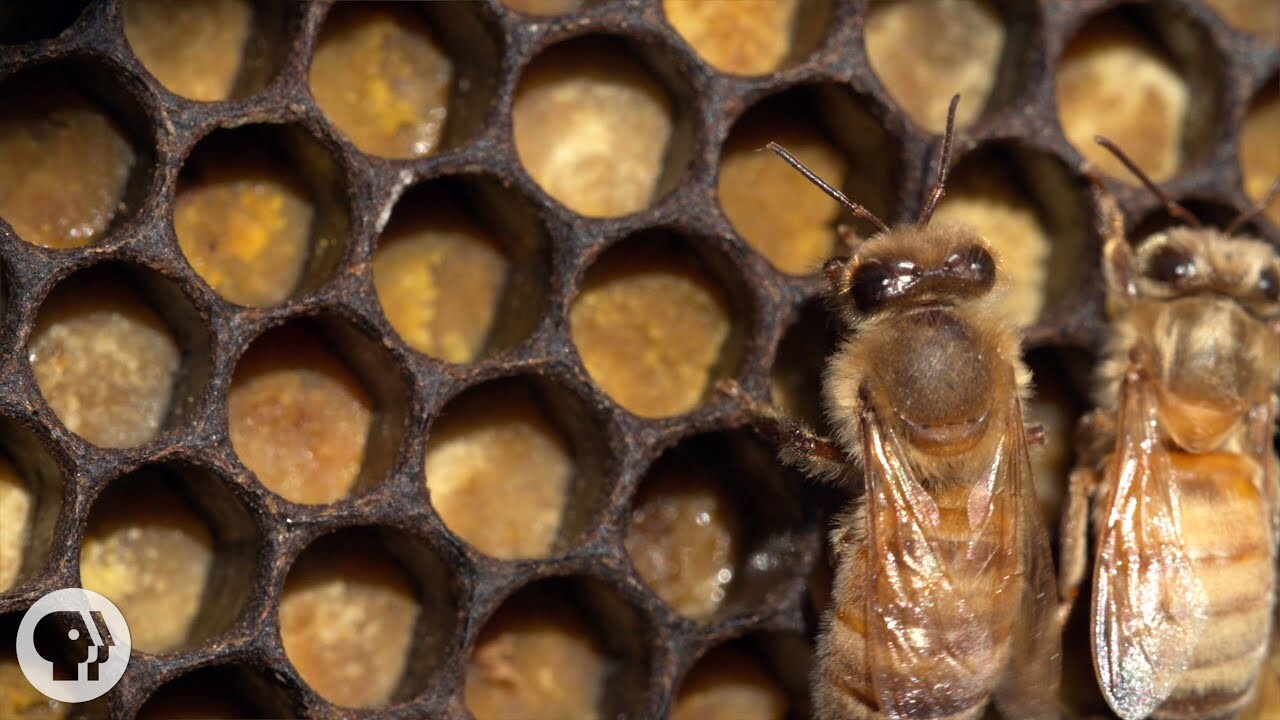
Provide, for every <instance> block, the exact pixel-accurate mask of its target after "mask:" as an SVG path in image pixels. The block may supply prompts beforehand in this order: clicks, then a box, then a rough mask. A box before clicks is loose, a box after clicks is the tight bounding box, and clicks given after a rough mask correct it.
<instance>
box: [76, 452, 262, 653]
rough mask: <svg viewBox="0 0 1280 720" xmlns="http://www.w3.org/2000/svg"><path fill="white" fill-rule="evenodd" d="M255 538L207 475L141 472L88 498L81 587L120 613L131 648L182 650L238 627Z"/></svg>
mask: <svg viewBox="0 0 1280 720" xmlns="http://www.w3.org/2000/svg"><path fill="white" fill-rule="evenodd" d="M259 542H260V538H259V537H258V531H257V528H256V527H255V525H254V522H253V519H252V518H251V517H250V516H249V511H248V509H247V508H246V507H245V505H244V503H243V502H241V500H240V499H239V498H238V497H237V496H236V494H235V493H234V492H233V491H232V490H231V489H230V488H229V487H228V486H227V485H226V483H225V482H224V481H223V480H221V479H219V478H218V477H217V476H215V475H214V474H213V473H212V472H210V471H209V470H206V469H204V468H201V467H198V466H194V465H190V464H188V463H185V462H171V463H165V464H162V465H153V466H148V467H145V468H142V469H140V470H136V471H134V472H132V473H130V474H129V475H126V476H125V477H122V478H120V479H118V480H115V481H113V482H112V483H111V485H109V486H108V487H107V489H106V490H105V491H103V493H102V494H101V495H100V496H98V498H97V499H96V500H95V501H94V503H93V508H92V510H91V511H90V513H89V520H88V524H87V525H86V528H85V535H84V542H83V544H82V545H81V546H80V582H81V585H82V586H83V587H85V588H87V589H89V590H93V591H95V592H98V593H101V594H102V595H104V596H106V597H108V598H110V599H111V601H112V602H113V603H115V604H116V606H117V607H119V608H120V612H121V614H123V615H124V617H125V620H126V621H127V622H128V623H129V631H130V635H131V637H132V639H133V647H134V649H135V650H140V651H142V652H147V653H166V652H173V651H176V650H184V649H188V648H192V647H197V646H199V645H200V644H201V643H203V642H204V641H206V640H208V639H209V638H213V637H215V636H217V635H218V634H220V633H222V632H223V631H225V630H226V629H227V628H229V627H230V626H231V625H232V624H233V623H234V622H235V621H236V619H237V618H238V616H239V614H240V611H241V609H243V607H244V605H245V602H246V601H247V600H248V598H249V595H250V593H252V592H253V590H254V587H253V584H254V578H255V576H256V575H257V565H258V544H259Z"/></svg>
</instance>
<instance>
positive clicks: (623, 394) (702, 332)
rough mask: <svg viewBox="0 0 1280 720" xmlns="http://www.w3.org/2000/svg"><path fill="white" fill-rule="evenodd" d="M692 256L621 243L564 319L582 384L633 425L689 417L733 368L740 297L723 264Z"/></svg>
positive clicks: (741, 321)
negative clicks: (634, 419)
mask: <svg viewBox="0 0 1280 720" xmlns="http://www.w3.org/2000/svg"><path fill="white" fill-rule="evenodd" d="M691 244H692V245H693V248H692V249H691V247H690V245H691ZM699 249H701V248H700V246H699V245H698V244H697V243H690V242H688V241H687V240H682V239H681V238H679V237H676V236H673V235H670V234H667V233H663V232H646V233H642V234H640V235H637V236H634V237H632V238H630V239H628V240H625V241H623V242H621V243H619V244H618V245H615V246H614V247H611V248H609V249H608V250H607V251H606V252H605V253H604V254H603V255H602V256H600V258H599V259H597V260H596V262H595V264H594V265H592V266H591V268H590V269H589V270H588V271H587V273H586V275H585V277H584V278H583V281H582V285H581V289H580V290H579V291H578V295H577V297H575V298H574V299H573V305H572V307H570V309H569V330H570V333H571V335H572V337H573V342H574V345H575V346H576V347H577V351H578V355H579V356H580V357H581V358H582V364H583V365H584V366H585V367H586V369H587V372H588V373H589V374H590V375H591V378H592V380H594V381H595V382H596V384H598V385H599V386H600V388H601V389H602V390H604V391H605V392H606V393H607V394H608V395H609V396H610V397H611V398H613V400H614V401H615V402H617V403H618V404H619V405H621V406H622V407H624V408H626V409H627V410H630V411H631V412H633V413H635V414H636V415H640V416H642V417H666V416H671V415H678V414H680V413H683V412H687V411H689V410H692V409H693V408H694V407H696V406H697V405H698V404H699V403H700V402H701V401H702V399H703V397H704V396H705V394H706V392H707V389H708V388H709V387H710V386H711V385H712V384H713V383H714V381H715V380H716V379H717V378H720V377H725V376H727V375H728V374H730V373H731V372H732V371H733V369H734V368H736V366H737V364H738V362H739V358H740V356H741V352H742V344H743V340H744V338H743V337H742V334H743V330H742V328H743V327H744V325H745V322H746V318H745V317H744V316H745V315H746V312H745V300H744V299H743V298H745V296H746V293H745V290H744V289H743V288H741V284H740V282H739V281H737V280H736V278H735V277H734V275H733V274H732V273H733V271H732V270H731V269H730V266H729V264H728V261H727V259H726V258H723V257H720V256H719V255H718V254H714V253H710V252H703V253H699V252H697V251H698V250H699ZM726 280H729V281H730V282H725V281H726Z"/></svg>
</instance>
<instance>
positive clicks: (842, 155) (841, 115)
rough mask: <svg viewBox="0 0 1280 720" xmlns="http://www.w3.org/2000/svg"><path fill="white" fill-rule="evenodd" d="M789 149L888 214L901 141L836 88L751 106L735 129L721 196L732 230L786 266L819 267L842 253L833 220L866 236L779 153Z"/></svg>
mask: <svg viewBox="0 0 1280 720" xmlns="http://www.w3.org/2000/svg"><path fill="white" fill-rule="evenodd" d="M769 142H777V143H778V144H779V145H782V146H783V147H785V148H786V149H787V150H789V151H791V153H792V154H794V155H795V156H796V157H797V158H799V159H800V160H801V162H803V163H805V164H806V165H808V166H809V168H810V169H811V170H813V171H814V172H815V173H817V175H818V176H819V177H821V178H823V179H824V180H826V181H827V182H829V183H831V184H832V185H833V186H835V187H838V188H841V189H842V190H843V192H844V193H845V194H846V195H848V196H849V197H850V198H853V199H854V200H855V201H856V202H858V203H859V204H861V205H863V206H864V207H866V208H867V209H869V210H870V211H871V212H872V213H875V214H876V215H877V216H879V217H881V218H883V217H886V216H888V214H889V212H890V210H892V208H891V207H890V205H891V203H892V202H893V189H894V187H895V186H896V179H897V178H898V172H897V167H896V153H895V149H894V148H895V146H896V143H895V142H894V141H893V140H892V139H891V138H889V137H888V134H887V133H886V132H885V130H884V128H883V127H881V126H880V124H879V123H878V122H877V121H876V120H875V119H874V118H873V117H872V115H871V114H870V113H869V112H868V111H867V109H866V108H865V107H864V106H863V104H862V103H861V102H860V101H859V100H857V99H855V98H853V97H852V96H850V95H849V94H848V92H847V91H845V90H842V89H840V88H838V87H836V86H832V85H816V86H804V87H801V88H798V89H794V90H790V91H787V92H785V93H783V94H781V95H777V96H774V97H772V98H769V99H767V100H765V101H764V102H762V103H760V104H758V105H756V106H754V107H752V108H751V109H750V110H748V111H747V112H746V113H745V114H744V115H743V117H742V118H741V119H740V120H738V122H737V123H736V124H735V125H734V126H733V129H732V130H731V131H730V133H729V137H728V139H727V140H726V141H725V145H724V150H723V154H722V156H721V159H720V176H719V178H718V180H717V186H716V193H717V196H718V198H719V200H720V207H721V208H722V209H723V210H724V214H725V216H726V217H728V219H729V222H730V223H731V224H732V225H733V228H734V230H736V231H737V232H738V234H739V235H740V236H741V237H742V239H743V240H745V241H746V243H747V244H748V245H750V246H752V247H754V248H755V249H756V250H758V251H760V253H761V254H763V255H764V256H765V257H766V258H768V259H769V261H770V262H771V263H773V265H774V267H777V268H778V269H779V270H781V271H783V272H786V273H791V274H802V273H807V272H812V271H814V270H816V269H817V268H818V266H820V265H821V263H822V261H823V260H826V259H827V258H828V257H830V256H831V255H832V254H833V253H834V252H835V251H836V249H837V239H836V232H835V226H836V225H837V224H847V225H850V226H852V227H854V228H855V229H856V230H857V231H858V232H859V233H860V234H863V235H864V236H865V235H868V234H869V233H870V232H871V231H872V227H871V226H870V225H868V224H866V223H864V222H862V221H860V220H855V219H854V218H853V217H852V216H850V215H848V214H847V213H845V211H844V210H843V209H842V208H841V207H840V205H839V204H838V203H837V202H836V201H835V200H833V199H831V198H829V197H827V195H826V194H825V193H823V192H822V190H820V189H818V188H817V187H814V185H813V184H812V183H810V182H809V181H808V180H806V179H805V178H804V176H803V175H801V174H800V173H798V172H796V171H795V170H794V169H793V168H792V167H791V166H789V165H787V164H786V163H785V162H783V161H782V159H781V158H779V157H777V156H775V155H774V154H773V153H768V152H757V150H759V149H760V148H762V147H764V146H765V145H766V144H768V143H769Z"/></svg>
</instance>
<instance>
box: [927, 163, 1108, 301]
mask: <svg viewBox="0 0 1280 720" xmlns="http://www.w3.org/2000/svg"><path fill="white" fill-rule="evenodd" d="M945 222H954V223H963V224H966V225H969V226H971V227H973V228H976V229H977V230H978V232H979V233H980V234H981V235H982V237H983V238H984V239H985V240H986V241H987V242H988V243H989V244H990V245H991V246H992V248H994V249H995V251H996V252H997V253H998V254H999V257H1000V270H1001V272H1002V273H1003V277H1004V280H1005V281H1006V282H1007V283H1008V292H1007V293H1006V294H1005V295H1004V297H1003V298H1001V308H1002V310H1003V311H1004V313H1005V315H1006V317H1008V319H1009V320H1011V321H1013V322H1014V323H1015V324H1017V325H1021V326H1027V325H1030V324H1032V323H1034V322H1036V321H1037V320H1039V319H1040V318H1041V317H1043V316H1045V314H1046V312H1048V311H1051V310H1052V309H1053V307H1054V306H1055V305H1056V303H1057V301H1059V300H1060V299H1062V298H1064V297H1067V296H1069V295H1070V294H1071V293H1072V292H1073V291H1074V290H1075V288H1077V287H1079V285H1080V283H1081V282H1082V281H1083V280H1084V278H1086V277H1088V276H1089V274H1090V271H1091V268H1090V267H1089V264H1090V263H1092V262H1095V256H1094V255H1092V254H1091V253H1090V243H1091V242H1092V234H1091V233H1092V226H1091V222H1092V218H1091V214H1090V206H1089V200H1088V196H1087V194H1086V192H1085V190H1084V188H1083V186H1082V185H1081V184H1080V183H1078V182H1077V181H1076V179H1075V177H1074V176H1073V175H1072V174H1071V171H1070V170H1069V169H1068V168H1067V167H1066V166H1065V165H1064V164H1063V163H1062V161H1061V160H1059V159H1058V158H1057V157H1056V156H1053V155H1049V154H1047V153H1043V152H1040V151H1038V150H1034V149H1030V148H1025V147H1019V146H1016V145H1010V144H1007V143H995V144H989V145H985V146H983V147H980V148H979V149H977V150H976V151H973V152H970V153H967V154H966V155H965V156H964V157H963V158H961V159H960V161H959V162H958V163H957V164H956V165H955V166H954V167H953V169H952V171H951V174H950V176H949V177H948V180H947V192H946V195H945V196H943V198H942V202H941V203H939V204H938V210H937V213H936V214H935V215H934V218H933V223H934V224H935V225H939V224H942V223H945ZM1050 269H1052V272H1050Z"/></svg>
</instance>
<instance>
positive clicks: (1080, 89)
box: [1054, 7, 1212, 185]
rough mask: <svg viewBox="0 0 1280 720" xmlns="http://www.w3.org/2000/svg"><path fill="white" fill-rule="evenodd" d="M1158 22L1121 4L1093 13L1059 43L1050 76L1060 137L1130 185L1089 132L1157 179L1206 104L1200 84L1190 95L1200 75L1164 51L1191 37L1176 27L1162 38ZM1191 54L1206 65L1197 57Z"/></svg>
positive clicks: (1172, 167) (1183, 147) (1183, 149)
mask: <svg viewBox="0 0 1280 720" xmlns="http://www.w3.org/2000/svg"><path fill="white" fill-rule="evenodd" d="M1153 12H1154V11H1153ZM1160 22H1166V26H1167V22H1171V21H1160ZM1161 27H1162V26H1161V25H1160V23H1159V22H1157V19H1154V18H1152V17H1150V16H1149V15H1148V14H1144V13H1142V12H1139V11H1135V10H1134V9H1133V8H1129V7H1121V8H1119V9H1117V10H1112V11H1110V12H1106V13H1103V14H1101V15H1098V16H1096V17H1094V18H1092V19H1090V20H1089V21H1088V22H1087V23H1085V25H1084V26H1083V27H1082V28H1081V29H1080V30H1079V31H1077V33H1076V35H1075V36H1074V37H1073V38H1072V39H1071V41H1070V42H1069V43H1068V44H1067V47H1066V49H1065V50H1064V51H1063V54H1062V58H1061V60H1060V61H1059V64H1058V71H1057V76H1056V77H1055V78H1054V81H1055V89H1056V93H1057V103H1058V121H1059V122H1060V123H1062V129H1063V132H1064V133H1065V134H1066V137H1067V140H1068V141H1070V142H1071V144H1072V145H1074V146H1075V148H1076V149H1077V150H1079V151H1080V153H1081V154H1082V155H1084V156H1085V158H1087V159H1088V160H1089V161H1090V162H1093V163H1095V164H1097V165H1098V167H1100V168H1101V169H1102V170H1103V171H1104V172H1106V173H1107V174H1108V175H1111V176H1112V177H1115V178H1117V179H1119V180H1122V181H1124V182H1127V183H1130V184H1135V185H1136V184H1137V183H1138V180H1137V179H1136V178H1134V177H1133V175H1132V174H1130V173H1129V171H1128V170H1126V169H1125V168H1124V166H1123V165H1122V164H1121V163H1120V162H1119V160H1117V159H1116V158H1115V157H1114V156H1112V155H1111V153H1109V152H1107V150H1105V149H1104V148H1102V147H1100V146H1099V145H1097V144H1096V143H1095V142H1094V137H1095V136H1098V135H1102V136H1104V137H1106V138H1108V139H1110V140H1111V141H1113V142H1114V143H1116V144H1117V145H1119V146H1120V147H1121V148H1122V149H1124V151H1125V152H1126V153H1127V154H1128V155H1129V156H1130V157H1132V158H1133V160H1134V161H1135V162H1136V163H1137V164H1138V166H1139V167H1141V168H1142V169H1143V170H1144V171H1145V172H1146V173H1147V174H1148V175H1150V176H1151V178H1152V179H1154V180H1157V181H1159V180H1165V179H1167V178H1169V177H1172V176H1173V174H1174V173H1176V172H1177V171H1178V169H1179V168H1180V167H1181V166H1182V165H1183V163H1184V162H1185V161H1186V159H1187V154H1188V151H1190V150H1193V149H1194V146H1195V144H1196V143H1197V141H1198V139H1199V138H1198V137H1197V135H1198V134H1199V133H1198V132H1197V127H1196V126H1198V125H1199V126H1203V125H1205V120H1207V119H1208V118H1207V117H1204V116H1205V115H1206V114H1207V112H1208V110H1207V108H1210V107H1212V106H1211V104H1210V103H1211V95H1212V93H1210V92H1209V89H1210V88H1209V87H1208V86H1205V87H1202V88H1200V90H1199V91H1198V93H1197V95H1198V96H1203V97H1196V98H1194V99H1193V97H1192V88H1193V87H1195V85H1193V82H1194V83H1197V84H1198V83H1199V82H1200V81H1201V79H1200V78H1198V77H1196V78H1188V77H1187V76H1185V75H1184V74H1183V73H1182V72H1181V70H1180V67H1179V58H1178V57H1176V56H1175V55H1174V54H1173V52H1172V48H1173V47H1174V46H1173V45H1172V43H1174V42H1179V43H1180V44H1181V45H1182V46H1188V45H1189V42H1188V41H1190V40H1191V39H1192V37H1186V35H1188V33H1186V32H1185V31H1184V32H1183V33H1181V35H1182V36H1183V37H1178V38H1176V39H1173V38H1171V39H1170V40H1169V41H1167V42H1166V41H1165V40H1164V39H1163V38H1162V37H1161V34H1160V31H1161ZM1192 50H1194V48H1191V47H1186V48H1185V50H1184V52H1191V51H1192ZM1195 60H1198V61H1199V62H1201V63H1204V64H1205V65H1208V64H1209V60H1208V59H1207V58H1205V57H1199V56H1197V57H1196V58H1195ZM1191 67H1193V68H1194V67H1195V66H1194V65H1192V66H1191ZM1198 72H1205V70H1204V69H1200V70H1199V71H1198Z"/></svg>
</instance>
